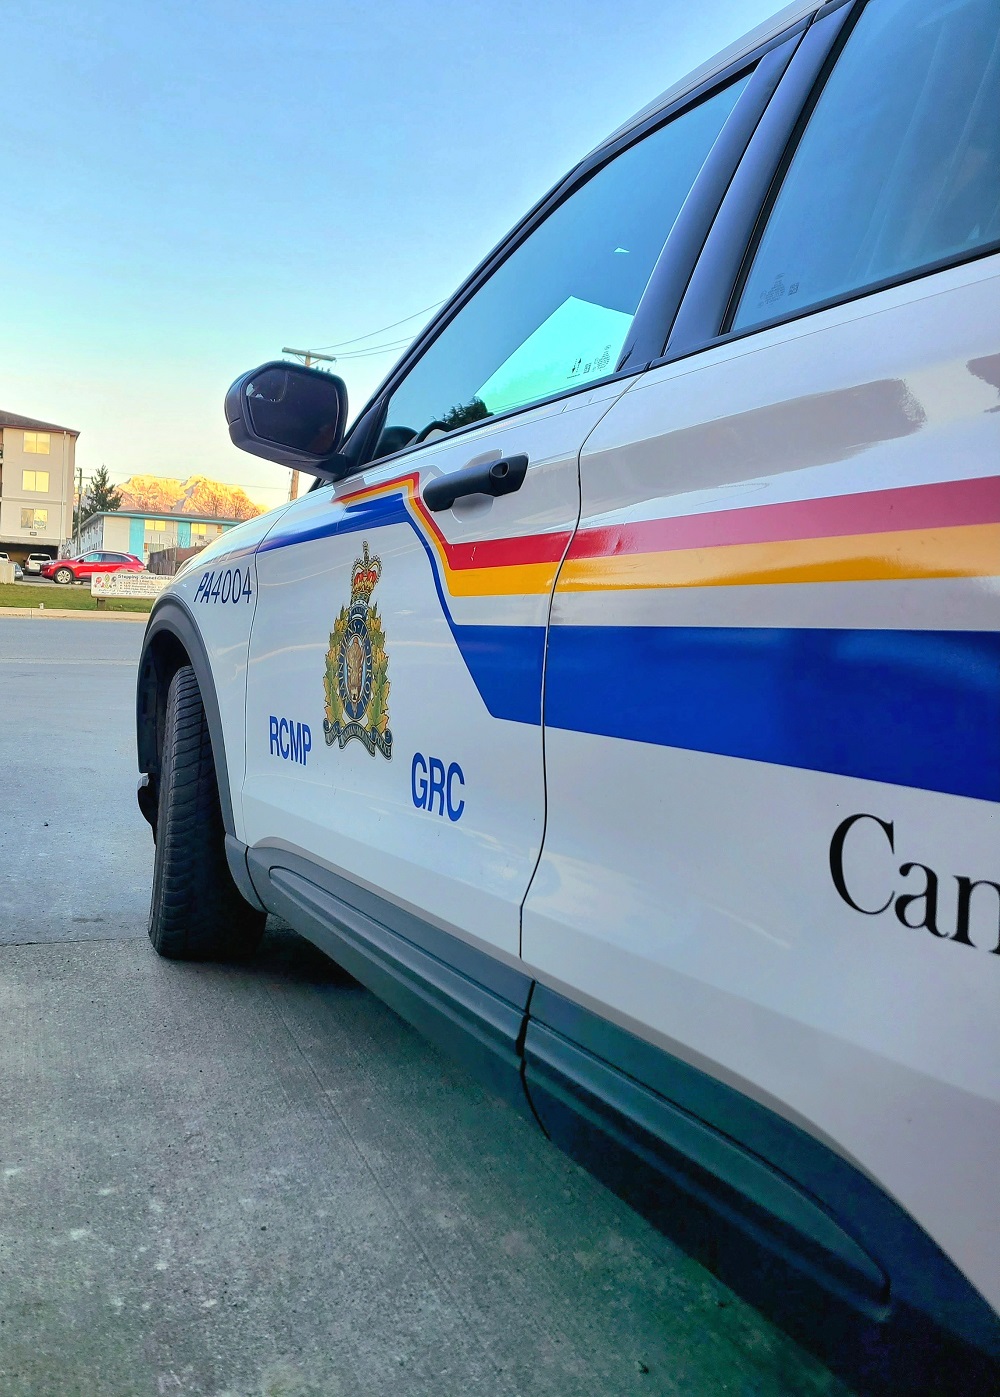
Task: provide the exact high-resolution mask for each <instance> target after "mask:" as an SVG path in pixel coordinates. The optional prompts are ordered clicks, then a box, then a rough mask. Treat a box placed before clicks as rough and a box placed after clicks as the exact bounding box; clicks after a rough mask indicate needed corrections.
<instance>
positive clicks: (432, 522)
mask: <svg viewBox="0 0 1000 1397" xmlns="http://www.w3.org/2000/svg"><path fill="white" fill-rule="evenodd" d="M418 484H419V477H418V476H417V475H416V474H410V475H404V476H400V477H399V478H398V479H397V480H391V481H388V480H387V481H385V482H384V483H382V484H380V485H366V486H365V487H364V488H363V489H361V490H355V491H354V492H353V493H352V494H350V495H343V496H341V499H340V503H341V504H344V505H348V504H352V503H356V502H357V501H358V500H359V499H363V498H364V496H365V495H369V494H376V493H381V492H383V491H387V490H389V489H391V488H396V489H399V490H403V491H405V490H406V487H407V486H408V485H410V486H412V487H413V493H412V495H410V503H411V504H412V505H413V507H414V509H415V510H416V513H417V514H418V515H419V517H420V520H421V522H422V523H423V525H424V526H425V528H426V529H427V530H428V531H429V532H430V533H432V534H433V535H434V537H435V538H436V539H437V541H438V543H440V545H441V547H442V549H443V550H444V554H445V558H446V560H447V563H448V567H449V568H451V569H452V570H453V571H456V572H465V571H467V570H468V569H469V568H503V567H520V566H523V565H524V564H525V563H558V562H559V560H560V559H561V558H562V555H563V553H564V552H565V550H566V544H567V543H568V542H569V538H570V530H569V529H562V530H560V531H559V532H558V533H551V534H526V535H522V536H520V537H517V538H487V539H481V540H478V541H477V542H475V543H450V542H449V541H448V539H446V538H445V536H444V534H443V533H442V532H441V529H440V527H439V526H438V522H437V520H436V519H435V518H434V516H433V515H432V514H431V512H430V511H429V510H428V508H427V506H426V505H425V504H424V502H423V500H422V499H421V498H420V495H419V494H418V493H417V486H418Z"/></svg>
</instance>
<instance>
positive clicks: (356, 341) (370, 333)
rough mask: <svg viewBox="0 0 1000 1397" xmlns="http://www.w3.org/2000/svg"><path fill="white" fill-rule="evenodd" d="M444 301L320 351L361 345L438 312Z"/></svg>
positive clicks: (324, 346) (323, 347)
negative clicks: (398, 326)
mask: <svg viewBox="0 0 1000 1397" xmlns="http://www.w3.org/2000/svg"><path fill="white" fill-rule="evenodd" d="M443 305H444V301H443V300H441V301H435V302H434V304H433V305H432V306H424V308H423V310H415V311H414V312H413V314H412V315H404V316H403V318H402V320H394V321H393V322H392V324H391V325H383V326H382V328H381V329H380V330H369V331H368V333H367V335H358V336H356V337H355V338H354V339H353V340H340V341H339V342H338V343H337V344H321V345H320V346H319V348H320V349H343V348H344V347H345V346H346V345H349V344H360V343H361V341H362V340H372V339H374V338H375V336H376V335H384V334H385V332H386V330H395V328H396V326H397V325H405V324H407V322H408V321H410V320H416V318H417V316H418V315H429V314H430V312H431V311H432V310H437V308H438V306H443Z"/></svg>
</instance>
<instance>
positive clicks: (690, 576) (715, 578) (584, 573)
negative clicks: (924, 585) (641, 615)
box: [559, 524, 1000, 592]
mask: <svg viewBox="0 0 1000 1397" xmlns="http://www.w3.org/2000/svg"><path fill="white" fill-rule="evenodd" d="M997 573H1000V524H968V525H959V526H956V527H954V528H947V529H913V530H903V531H900V532H898V533H885V534H853V535H842V536H840V537H837V538H808V539H790V540H788V541H786V542H782V543H732V544H725V545H723V546H716V547H713V548H681V549H675V550H673V551H672V552H666V553H626V554H619V555H617V556H614V557H607V558H578V559H574V558H572V557H571V558H568V559H567V560H566V563H565V565H564V567H563V571H562V574H561V576H560V578H559V590H560V591H564V590H565V591H570V592H584V591H590V590H594V589H601V590H606V591H607V590H612V589H615V588H621V589H625V588H632V587H745V586H752V585H755V584H760V583H778V582H888V581H895V580H900V579H907V578H920V577H992V576H994V575H996V574H997Z"/></svg>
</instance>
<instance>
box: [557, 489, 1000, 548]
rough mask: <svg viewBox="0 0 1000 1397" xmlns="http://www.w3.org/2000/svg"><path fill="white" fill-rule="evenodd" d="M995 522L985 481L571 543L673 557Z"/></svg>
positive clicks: (647, 524)
mask: <svg viewBox="0 0 1000 1397" xmlns="http://www.w3.org/2000/svg"><path fill="white" fill-rule="evenodd" d="M997 522H1000V476H988V477H986V478H985V479H977V480H947V481H942V482H941V483H939V484H935V485H910V486H906V487H905V488H902V489H897V490H872V491H869V492H867V493H864V494H858V495H834V496H833V497H832V498H830V499H819V500H794V501H791V502H790V503H786V504H770V505H752V506H749V507H747V508H746V509H723V510H719V511H717V512H716V513H712V514H686V515H682V516H681V517H680V518H677V519H649V520H642V521H640V522H638V523H634V524H616V525H610V526H606V527H603V528H597V529H581V530H580V532H579V533H578V534H577V536H576V538H575V539H574V540H573V546H572V548H571V549H570V551H569V556H570V557H571V558H602V557H613V556H614V555H615V554H621V553H658V552H672V551H673V550H674V549H680V548H715V547H719V546H721V545H725V544H731V543H783V542H787V541H788V540H790V539H801V538H835V537H837V536H838V535H844V534H880V533H894V532H897V531H899V530H902V529H945V528H953V527H954V526H956V525H962V524H995V523H997Z"/></svg>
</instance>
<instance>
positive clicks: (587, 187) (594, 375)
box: [244, 82, 743, 957]
mask: <svg viewBox="0 0 1000 1397" xmlns="http://www.w3.org/2000/svg"><path fill="white" fill-rule="evenodd" d="M742 87H743V83H742V82H734V83H732V84H731V85H730V86H729V87H728V88H726V89H724V90H723V91H721V92H719V93H716V94H714V95H713V96H712V97H710V98H708V99H706V100H705V101H704V102H702V103H701V104H699V105H696V106H694V107H692V108H689V109H688V110H686V111H685V112H683V113H682V114H680V115H679V116H677V117H676V118H675V119H673V120H672V121H670V122H667V123H665V124H663V125H661V126H659V127H658V128H657V129H655V130H653V131H651V132H649V133H647V134H644V135H643V136H642V137H641V138H636V140H635V141H634V142H633V143H632V144H631V145H628V146H626V147H625V148H624V149H623V150H621V151H620V153H618V154H617V155H615V156H614V157H613V158H608V159H607V160H606V161H605V163H603V164H599V163H595V166H594V168H593V170H592V171H591V172H590V173H589V174H588V175H586V176H585V177H581V182H580V183H579V185H578V186H577V187H576V188H575V190H574V191H573V192H572V193H571V194H569V195H568V196H567V197H566V198H564V199H563V200H562V202H560V203H558V204H556V206H555V207H554V208H553V210H552V211H551V212H550V213H548V214H547V216H546V217H545V218H543V219H542V220H541V221H539V222H538V223H537V224H536V225H535V226H534V227H533V228H532V229H531V231H530V232H529V233H527V235H525V236H523V237H522V238H521V241H520V242H519V243H518V244H517V245H516V246H515V247H514V248H513V250H512V251H511V252H510V253H509V255H507V256H506V258H505V260H503V261H501V262H500V263H499V265H498V267H497V268H496V270H494V271H493V272H492V273H491V274H490V276H489V277H488V278H486V279H485V280H484V281H483V282H482V283H481V284H480V285H479V287H478V288H477V289H476V290H475V292H474V293H473V294H472V295H471V296H470V297H469V298H468V299H467V300H466V301H465V303H464V304H463V305H462V307H461V309H460V310H458V311H457V313H455V314H454V315H453V316H452V317H451V318H450V319H448V320H447V322H446V323H445V324H444V325H443V328H442V329H441V330H440V332H438V333H437V334H436V335H435V336H434V337H433V338H432V339H431V340H430V343H429V346H428V348H427V349H426V350H425V351H424V352H423V353H422V354H421V355H420V357H419V358H417V359H416V360H415V361H414V363H413V364H412V366H410V367H408V368H407V370H406V371H405V373H404V374H403V375H402V376H401V377H400V378H399V379H398V380H397V381H396V382H395V383H394V384H393V385H392V386H391V388H390V389H389V390H388V391H387V392H386V394H385V397H384V398H383V400H382V402H381V404H380V409H379V410H380V417H381V429H380V433H379V437H378V441H377V443H376V444H375V446H374V447H373V449H372V453H371V454H372V457H373V462H372V463H371V464H369V465H368V466H366V467H365V468H364V469H363V470H362V471H361V472H360V473H359V474H356V475H354V476H352V477H351V478H350V479H349V480H347V481H344V482H343V483H341V484H340V485H338V486H336V487H333V486H327V487H325V488H324V489H320V490H316V491H314V492H312V493H311V494H310V495H309V496H308V497H307V498H306V499H305V500H303V501H301V502H300V503H299V504H298V505H296V506H294V507H293V508H292V509H290V510H289V511H288V512H287V513H286V514H285V516H284V517H283V518H282V520H281V521H280V523H279V525H278V526H277V528H276V530H275V532H274V533H273V534H271V535H269V536H268V538H267V539H266V540H265V542H264V543H263V544H262V545H261V548H260V551H259V553H258V557H257V565H258V579H259V581H258V587H259V591H258V602H257V610H256V614H255V618H254V625H253V632H252V637H251V646H250V673H249V682H248V703H247V780H246V788H245V791H244V815H245V825H246V832H247V839H248V842H249V843H251V844H255V843H261V842H264V841H274V840H279V841H284V842H285V843H287V844H289V845H291V846H292V848H293V849H295V850H297V851H298V852H299V853H300V854H303V855H305V856H307V857H309V858H312V859H316V860H319V861H320V862H322V863H323V864H324V865H326V866H327V867H328V868H330V869H332V870H334V871H337V872H340V873H342V874H344V875H346V876H347V877H348V878H349V879H351V880H352V881H353V882H354V883H356V884H360V885H362V886H365V887H367V888H369V889H375V890H377V891H379V892H380V893H381V894H382V895H383V896H388V897H389V898H391V899H392V900H393V901H394V902H396V903H398V904H401V905H404V906H405V907H407V908H408V909H410V910H411V911H413V912H415V913H416V914H417V915H419V916H421V917H424V918H427V919H429V920H430V921H432V922H434V923H435V924H437V925H438V926H443V927H445V928H449V929H455V930H457V931H459V932H460V933H461V934H462V935H464V936H466V937H467V938H468V939H471V940H473V941H478V942H482V943H483V944H484V945H485V946H487V947H488V948H489V949H490V950H493V951H499V952H501V953H504V954H506V955H508V956H510V957H516V956H517V955H518V954H519V952H520V909H521V903H522V901H523V898H524V895H525V892H526V890H527V887H528V883H529V881H530V879H531V875H532V872H533V870H534V868H535V864H536V862H537V859H538V855H539V851H540V847H541V838H542V831H543V825H544V818H545V779H544V763H543V751H542V734H541V726H540V723H541V708H542V669H543V663H544V658H545V638H546V627H547V625H548V615H549V602H550V598H551V594H552V589H553V587H554V584H555V579H556V574H557V571H558V568H559V564H560V562H561V560H562V557H563V555H564V553H565V551H566V548H567V547H568V545H569V542H570V539H571V537H572V534H573V531H574V529H575V528H576V524H577V519H578V515H579V503H580V496H579V476H578V462H579V456H580V451H581V448H582V447H583V444H584V442H585V441H586V439H587V437H588V435H589V434H590V432H591V431H592V430H593V428H594V427H595V426H596V425H597V423H598V422H599V421H600V419H601V418H602V417H603V415H604V414H605V412H607V411H608V409H609V408H610V407H611V405H612V404H613V403H614V402H615V401H616V400H617V399H618V398H619V397H620V396H621V394H622V393H623V392H624V391H625V390H626V388H627V387H628V385H629V383H630V382H631V381H632V380H630V379H626V378H620V377H616V375H615V369H616V366H617V363H618V361H619V358H620V356H621V352H622V348H623V345H624V344H625V340H626V336H627V334H628V332H629V330H630V328H631V325H632V320H633V317H634V315H635V312H636V310H637V308H638V305H639V302H640V300H641V299H642V297H643V295H644V292H645V290H646V287H647V285H648V284H649V279H650V274H651V272H652V269H653V267H654V265H655V263H656V261H657V258H658V257H659V255H660V252H661V250H662V249H663V245H664V242H665V241H666V238H667V235H668V233H669V232H670V229H671V227H672V226H673V224H674V221H675V219H676V217H677V214H678V211H679V210H680V208H681V206H682V204H683V203H684V200H685V198H686V197H687V195H688V193H689V191H690V189H691V185H692V182H693V181H694V179H695V178H696V176H697V174H698V171H699V170H700V169H701V167H702V165H703V163H704V161H705V157H706V154H707V153H708V151H709V150H710V149H711V147H712V145H713V143H714V141H715V140H716V138H717V136H718V134H719V131H720V130H721V129H722V127H723V126H724V124H725V123H726V121H727V119H728V118H729V116H730V113H731V112H732V111H733V108H734V104H735V103H736V100H737V97H738V95H739V93H740V91H741V90H742ZM491 462H506V463H508V464H507V470H508V476H507V477H505V479H506V483H507V484H510V485H518V483H519V482H520V484H519V488H517V489H514V490H512V491H511V492H510V493H504V494H501V495H499V496H498V497H493V496H491V495H489V494H487V493H475V494H468V495H465V496H462V497H459V498H457V499H456V500H455V501H454V503H451V504H449V503H447V502H442V501H440V500H439V501H438V503H439V505H442V506H443V507H440V508H438V509H437V510H435V509H433V508H432V507H429V506H430V505H431V504H432V503H433V501H432V498H431V497H432V496H433V494H434V491H433V490H432V491H431V493H430V496H426V497H425V495H426V491H427V489H428V486H429V484H430V483H431V482H434V481H437V480H439V479H442V478H443V479H446V480H447V481H449V482H450V483H452V484H454V483H455V482H456V481H457V480H458V479H459V477H460V476H461V473H462V472H463V471H475V470H477V469H481V468H483V467H484V466H488V465H489V464H490V463H491ZM525 462H526V466H525ZM522 469H523V478H522V476H521V474H520V473H519V471H520V470H522Z"/></svg>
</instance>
